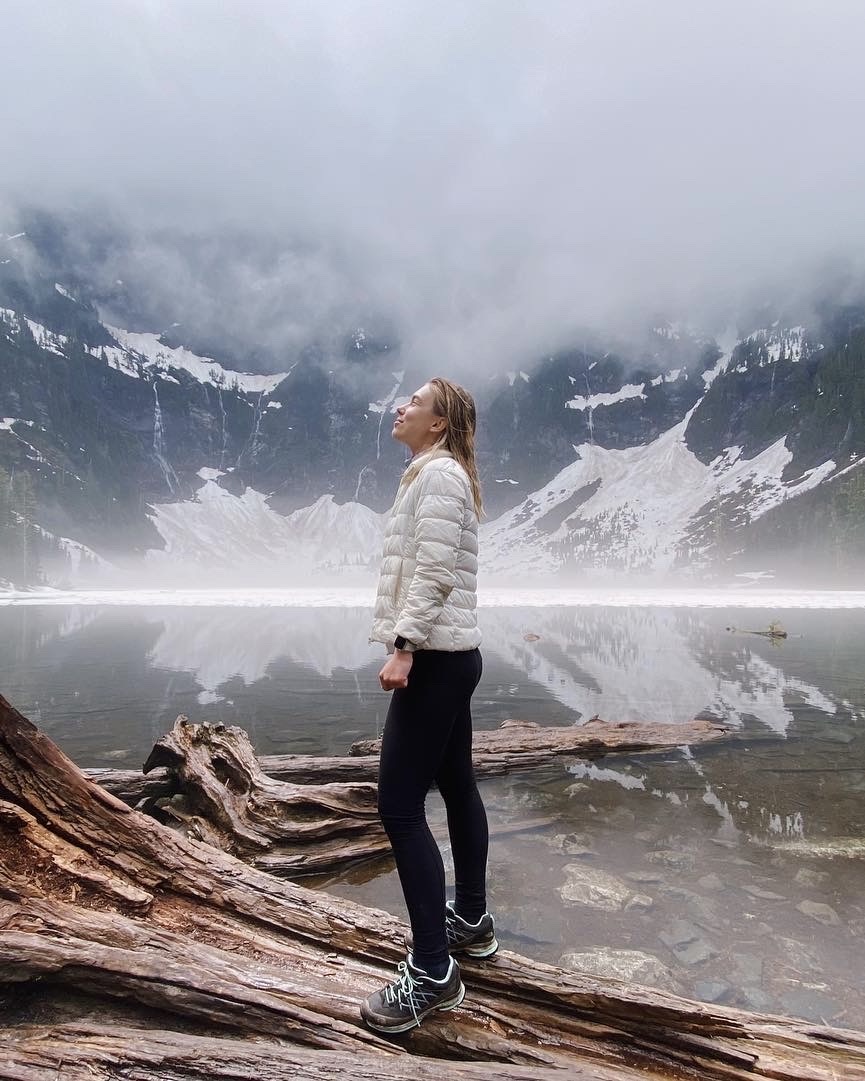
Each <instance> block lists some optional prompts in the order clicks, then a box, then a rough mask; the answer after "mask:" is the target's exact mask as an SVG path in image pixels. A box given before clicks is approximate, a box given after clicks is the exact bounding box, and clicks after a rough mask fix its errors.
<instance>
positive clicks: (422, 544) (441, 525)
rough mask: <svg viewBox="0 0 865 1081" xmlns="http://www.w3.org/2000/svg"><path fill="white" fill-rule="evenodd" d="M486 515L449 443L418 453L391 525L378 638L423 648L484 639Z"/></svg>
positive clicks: (460, 646)
mask: <svg viewBox="0 0 865 1081" xmlns="http://www.w3.org/2000/svg"><path fill="white" fill-rule="evenodd" d="M477 572H478V519H477V515H476V514H475V508H474V500H473V499H472V492H471V485H470V484H469V479H468V477H467V476H466V472H465V470H464V469H463V467H462V466H461V465H460V464H459V462H457V461H456V460H455V459H454V458H453V457H452V455H451V454H450V453H449V452H448V451H446V450H441V449H439V450H432V451H428V452H427V454H426V455H423V456H422V457H421V458H418V459H415V460H414V461H413V462H412V464H411V466H410V467H409V470H408V471H407V473H406V476H405V477H404V478H403V481H402V483H401V484H400V486H399V490H398V491H397V494H396V500H395V502H394V505H393V508H392V510H391V512H390V517H389V518H388V521H387V526H386V527H385V536H384V553H383V556H382V564H381V575H380V577H379V582H378V592H377V594H376V600H375V615H374V618H373V627H372V634H371V636H370V641H373V642H384V643H386V644H387V645H388V646H391V645H392V644H393V640H394V638H395V637H396V636H397V635H402V636H403V637H404V638H407V639H408V640H409V641H410V642H413V643H414V645H415V646H417V647H418V648H419V649H442V650H448V651H450V652H455V651H459V650H466V649H474V648H475V647H476V646H478V645H480V641H481V632H480V630H479V629H478V624H477V617H476V613H475V607H476V603H477Z"/></svg>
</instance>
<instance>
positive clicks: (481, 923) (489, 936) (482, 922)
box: [405, 901, 499, 957]
mask: <svg viewBox="0 0 865 1081" xmlns="http://www.w3.org/2000/svg"><path fill="white" fill-rule="evenodd" d="M445 931H446V933H447V936H448V952H449V953H464V954H466V955H467V956H468V957H492V955H493V954H494V953H495V952H496V950H497V949H498V948H499V944H498V942H497V941H496V924H495V920H494V919H493V917H492V916H491V915H490V914H489V912H485V913H484V914H483V916H481V918H480V919H479V920H478V922H477V923H466V921H465V920H464V919H463V918H462V917H461V916H458V915H457V914H456V912H455V911H454V903H453V901H448V903H447V904H446V905H445ZM405 944H406V948H407V949H409V950H412V949H414V943H413V940H412V937H411V931H409V933H408V934H407V935H406V936H405Z"/></svg>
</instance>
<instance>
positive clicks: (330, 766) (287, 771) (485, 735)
mask: <svg viewBox="0 0 865 1081" xmlns="http://www.w3.org/2000/svg"><path fill="white" fill-rule="evenodd" d="M726 732H727V730H726V729H725V728H724V727H723V726H722V725H720V724H719V723H717V722H714V721H707V720H703V719H695V720H693V721H689V722H688V723H687V724H649V723H638V722H631V721H625V722H619V723H614V722H610V721H602V720H600V719H598V718H593V719H592V720H591V721H588V722H586V724H584V725H579V726H577V725H574V726H568V727H566V728H550V727H541V726H539V725H537V724H535V723H534V722H533V721H517V720H508V721H504V722H503V723H502V725H501V727H500V728H499V729H497V730H495V731H492V732H475V734H474V747H473V759H474V767H475V774H476V775H477V776H478V777H480V778H483V777H495V776H500V775H502V774H505V773H510V772H515V771H517V770H524V769H535V768H537V767H538V766H545V765H549V764H550V762H552V761H554V760H555V759H556V758H560V757H566V756H573V757H577V758H600V757H601V756H603V755H606V754H617V753H618V754H625V753H628V752H634V751H661V750H669V749H670V748H671V747H680V746H683V745H685V744H687V745H689V746H690V745H692V744H698V743H707V742H710V741H712V740H717V739H720V738H721V737H722V736H724V735H725V734H726ZM379 747H380V743H379V741H378V740H360V741H357V742H355V743H354V744H352V746H351V748H350V750H349V754H348V755H343V756H335V755H331V756H327V757H317V756H315V755H306V754H271V755H261V756H260V757H259V758H258V767H259V769H260V770H261V772H262V773H264V774H266V775H267V776H268V777H272V778H275V779H276V780H280V781H287V782H290V783H292V784H334V783H337V782H350V781H375V780H377V779H378V751H379ZM84 772H85V773H86V774H87V776H88V777H91V778H92V779H93V780H95V781H98V783H99V784H101V785H103V786H104V787H105V788H107V789H108V790H109V791H110V792H113V793H114V794H115V795H116V796H118V797H119V798H120V799H122V800H123V801H124V803H130V804H132V805H135V804H137V803H139V802H140V801H141V800H143V799H158V798H159V797H162V796H170V795H173V794H174V793H175V792H177V786H176V782H175V780H173V779H172V777H171V775H170V773H169V772H168V771H167V770H164V769H158V768H151V769H150V770H149V771H148V773H147V774H146V775H145V774H142V773H139V772H138V770H120V769H104V768H102V769H88V770H85V771H84Z"/></svg>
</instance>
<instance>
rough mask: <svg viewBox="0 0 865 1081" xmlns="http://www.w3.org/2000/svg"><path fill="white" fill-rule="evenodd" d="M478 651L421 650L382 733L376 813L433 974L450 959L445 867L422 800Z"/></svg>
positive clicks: (418, 945) (473, 674) (468, 689)
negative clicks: (384, 832)
mask: <svg viewBox="0 0 865 1081" xmlns="http://www.w3.org/2000/svg"><path fill="white" fill-rule="evenodd" d="M475 652H476V651H474V650H472V651H469V652H464V653H445V652H440V651H432V650H423V651H419V652H418V653H417V654H416V655H415V658H414V662H413V664H412V669H411V674H410V675H409V681H408V687H406V688H403V689H400V690H396V691H394V692H393V699H392V701H391V705H390V709H389V710H388V715H387V721H386V723H385V729H384V735H383V737H382V747H381V767H380V770H379V781H378V807H379V814H380V816H381V820H382V823H383V825H384V828H385V830H386V831H387V835H388V837H389V838H390V842H391V845H392V847H393V853H394V858H395V860H396V866H397V871H398V873H399V878H400V883H401V885H402V889H403V894H404V896H405V902H406V908H407V909H408V915H409V919H410V921H411V928H412V938H413V940H414V950H413V952H414V956H415V962H416V963H417V964H418V965H419V967H421V968H424V969H425V970H426V971H427V972H429V973H430V975H432V976H439V975H442V974H443V973H444V972H445V971H446V970H447V966H448V962H449V958H448V952H447V937H446V935H445V926H444V912H445V875H444V866H443V864H442V858H441V853H440V852H439V850H438V846H437V845H436V843H435V840H434V838H433V836H432V833H431V832H430V829H429V826H428V825H427V821H426V813H425V800H426V794H427V792H428V791H429V790H430V788H431V786H432V783H433V780H434V779H435V777H436V775H437V774H438V772H439V769H440V766H441V763H442V761H443V760H444V758H445V755H446V751H447V748H448V744H449V741H450V737H451V732H452V730H453V727H454V723H455V721H456V719H457V717H458V716H459V715H460V714H461V713H462V712H463V711H464V709H465V708H466V704H467V702H468V701H469V699H470V698H471V694H472V691H473V690H474V688H475V685H476V683H477V678H478V661H477V658H476V657H475Z"/></svg>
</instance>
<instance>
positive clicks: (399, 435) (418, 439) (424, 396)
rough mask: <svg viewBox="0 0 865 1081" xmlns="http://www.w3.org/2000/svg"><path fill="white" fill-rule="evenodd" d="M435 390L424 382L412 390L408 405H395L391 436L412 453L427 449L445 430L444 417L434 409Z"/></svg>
mask: <svg viewBox="0 0 865 1081" xmlns="http://www.w3.org/2000/svg"><path fill="white" fill-rule="evenodd" d="M434 404H435V391H434V390H433V388H432V387H431V386H430V385H429V383H424V385H423V386H422V387H420V388H419V389H418V390H416V391H415V392H414V394H412V396H411V401H410V402H409V403H408V405H400V406H398V407H397V411H396V420H395V421H394V425H393V433H392V434H393V437H394V439H398V440H399V441H400V443H404V444H405V445H406V446H407V447H408V449H409V450H410V451H411V452H412V454H418V453H419V452H420V451H422V450H427V449H428V448H429V447H431V446H432V445H433V443H435V442H436V441H437V440H438V439H440V438H441V434H442V432H443V431H444V430H445V419H444V417H440V416H439V415H438V414H437V413H436V412H435V410H434V408H433V406H434Z"/></svg>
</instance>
